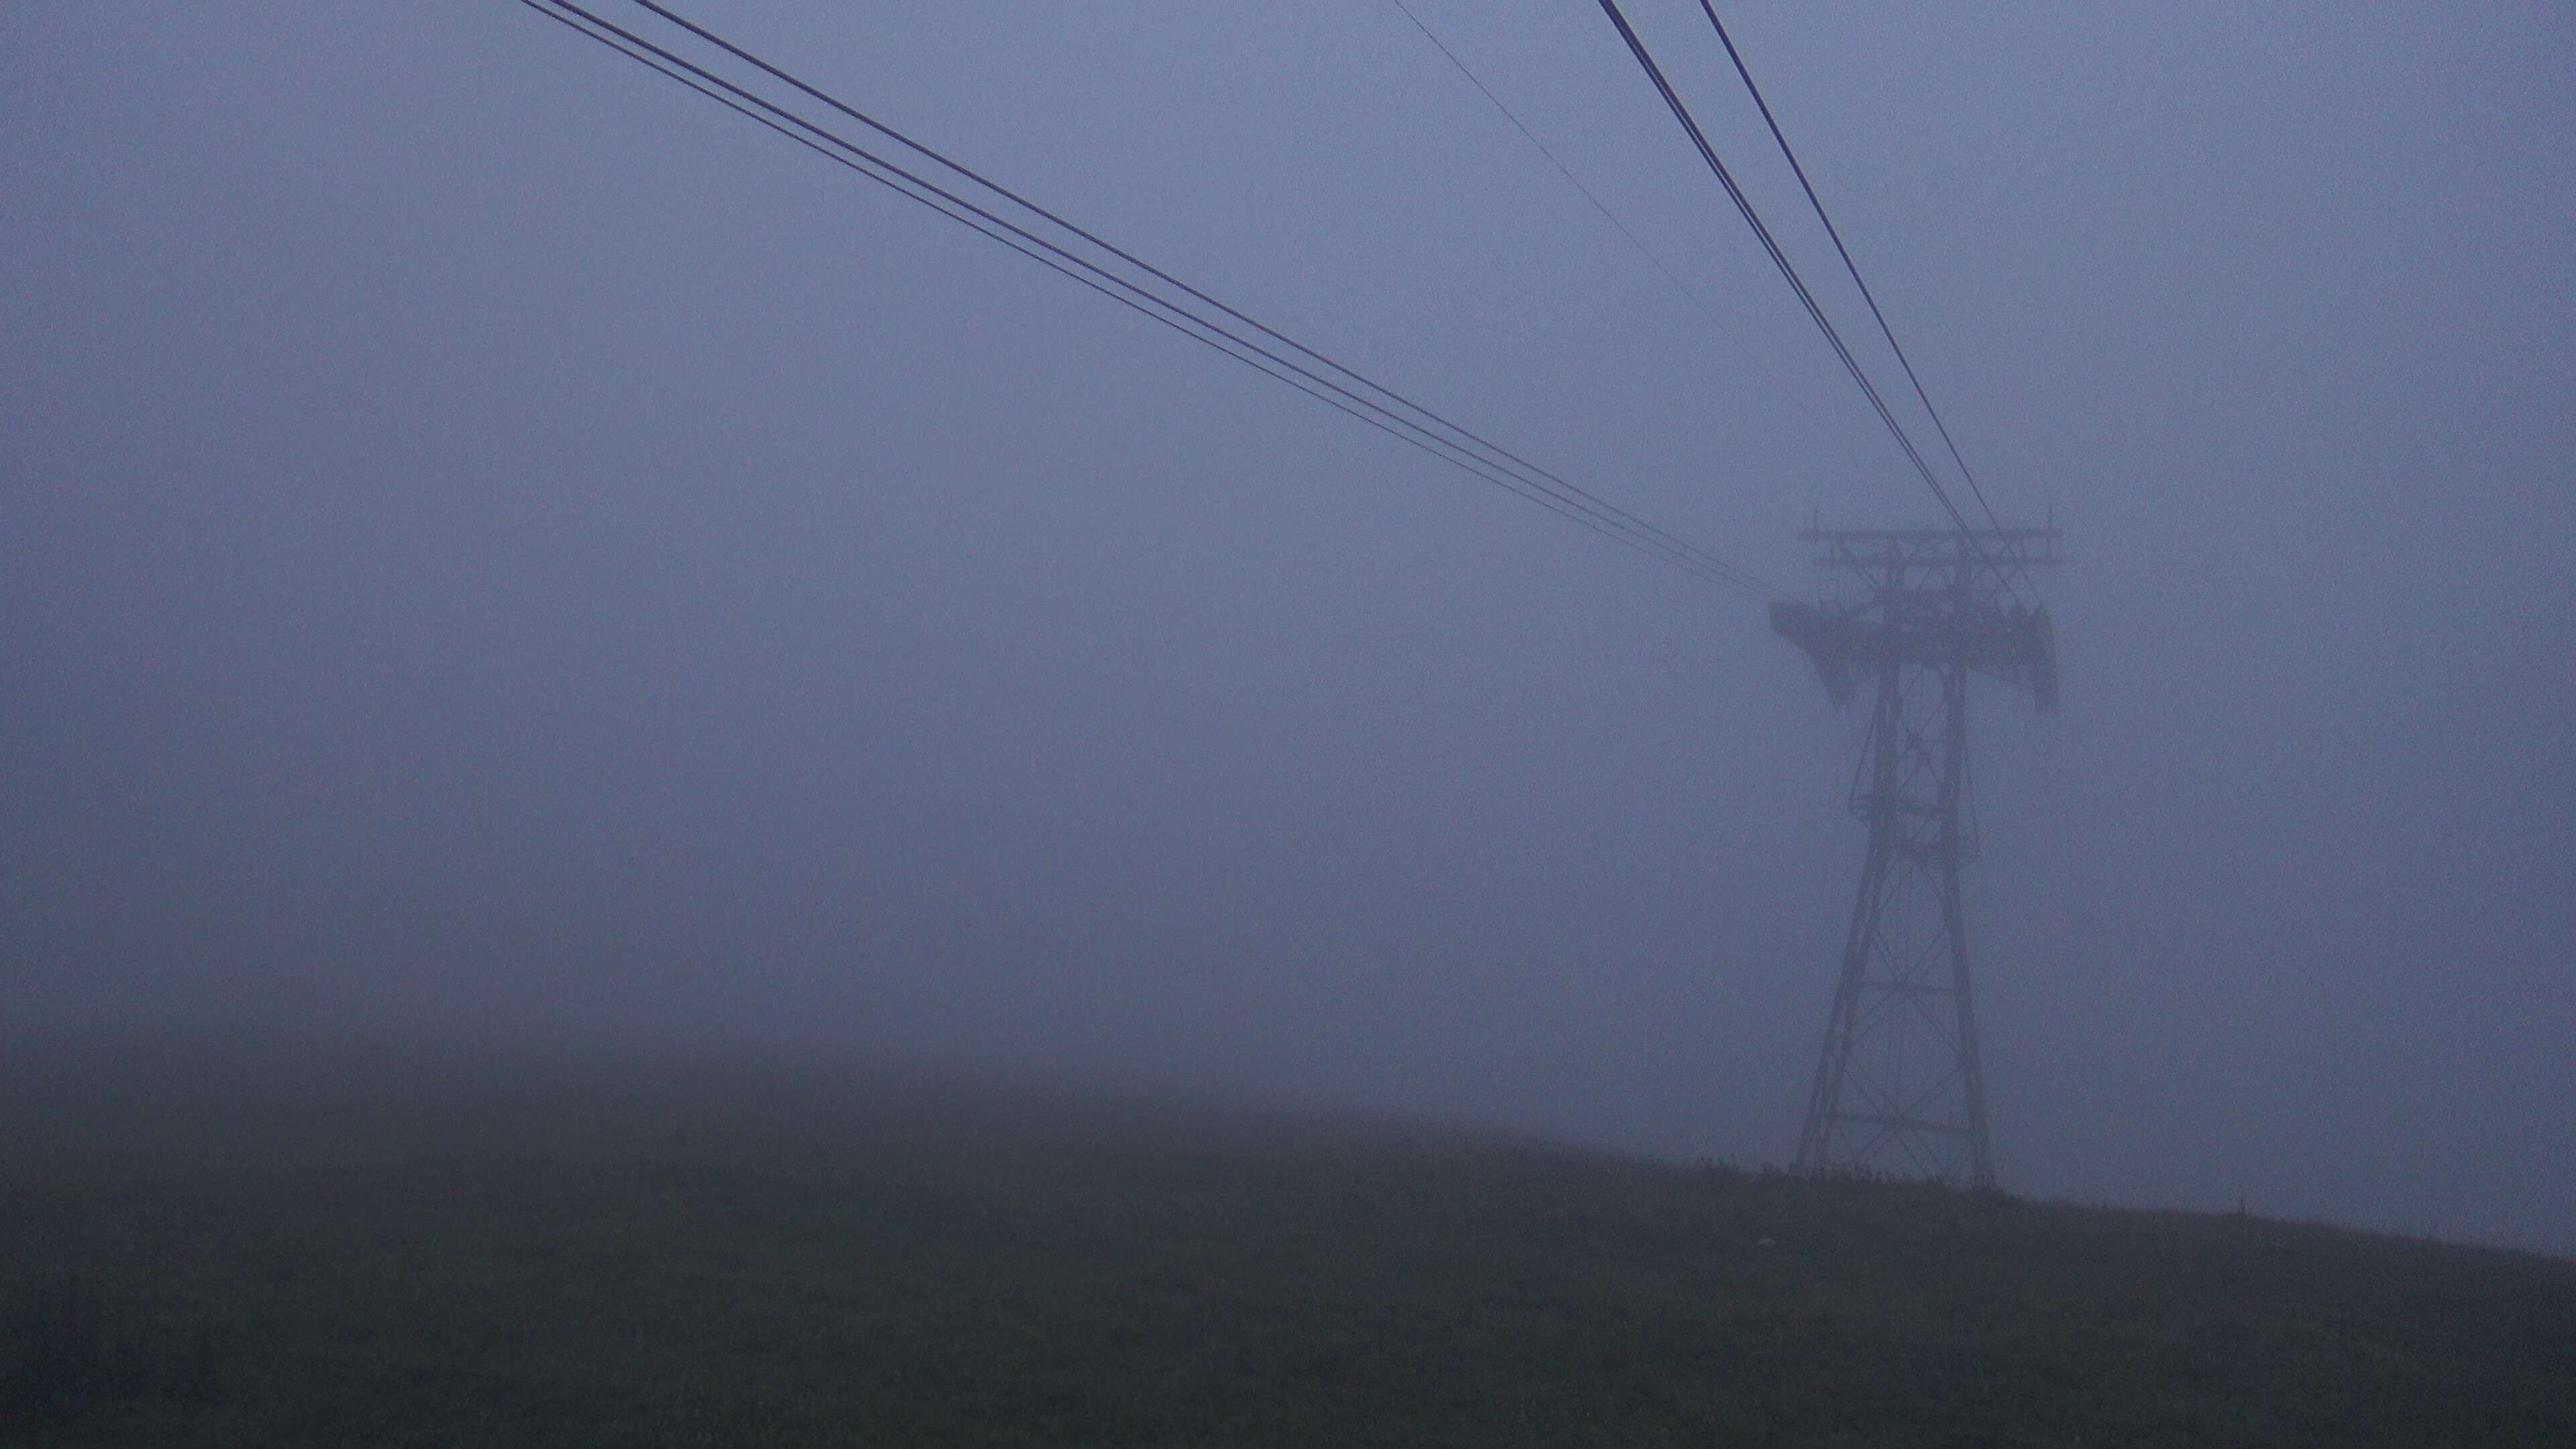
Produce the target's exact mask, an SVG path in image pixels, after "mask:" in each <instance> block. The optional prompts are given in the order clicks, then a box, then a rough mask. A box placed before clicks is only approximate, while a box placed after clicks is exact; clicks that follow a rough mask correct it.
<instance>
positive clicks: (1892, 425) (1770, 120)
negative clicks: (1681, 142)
mask: <svg viewBox="0 0 2576 1449" xmlns="http://www.w3.org/2000/svg"><path fill="white" fill-rule="evenodd" d="M1600 5H1601V9H1602V12H1603V13H1604V14H1605V15H1607V16H1608V17H1609V18H1610V23H1611V24H1612V25H1613V26H1614V27H1616V28H1617V30H1618V32H1619V38H1620V39H1621V40H1622V41H1624V42H1626V44H1627V47H1628V53H1629V54H1630V55H1631V56H1633V57H1634V58H1635V59H1636V61H1637V64H1638V66H1639V67H1640V68H1641V69H1643V70H1644V71H1645V73H1646V78H1647V79H1648V80H1650V81H1652V82H1653V83H1654V87H1655V90H1656V92H1657V93H1658V94H1660V95H1661V96H1662V97H1663V99H1664V104H1665V106H1666V107H1668V108H1669V109H1670V110H1671V111H1672V113H1673V119H1675V120H1676V121H1679V122H1680V123H1681V127H1682V130H1683V132H1684V133H1685V134H1687V135H1688V136H1689V137H1690V140H1691V144H1692V145H1693V146H1694V147H1695V148H1696V149H1697V150H1698V152H1699V154H1700V159H1701V160H1702V161H1705V162H1706V163H1707V164H1708V168H1709V170H1710V171H1711V172H1713V173H1715V174H1716V176H1717V180H1718V184H1719V185H1721V186H1723V187H1724V188H1725V190H1726V195H1727V199H1728V200H1730V201H1732V202H1734V203H1735V209H1736V211H1737V212H1738V213H1739V214H1741V215H1742V216H1743V218H1744V222H1745V224H1746V225H1747V226H1749V227H1751V228H1752V229H1753V234H1754V236H1755V238H1756V239H1758V240H1759V241H1760V242H1761V243H1762V248H1763V250H1764V251H1765V252H1766V253H1767V254H1769V256H1770V258H1771V262H1772V265H1773V266H1775V267H1777V268H1778V269H1779V272H1780V275H1781V276H1782V278H1784V279H1785V280H1786V281H1787V282H1788V284H1789V289H1790V290H1791V291H1792V292H1794V293H1795V294H1796V295H1797V298H1798V301H1799V303H1800V304H1801V305H1803V306H1804V307H1805V308H1806V312H1807V316H1808V318H1809V319H1810V320H1812V321H1813V322H1814V323H1815V324H1816V328H1817V330H1818V331H1819V332H1821V333H1823V334H1824V338H1825V341H1826V344H1827V345H1828V346H1830V347H1832V348H1833V351H1834V355H1835V356H1836V357H1837V358H1839V359H1840V360H1841V361H1842V364H1843V367H1844V369H1845V370H1847V371H1848V372H1849V373H1850V374H1851V378H1852V381H1853V382H1854V383H1856V384H1858V385H1859V387H1860V390H1861V395H1862V396H1863V397H1864V398H1866V399H1867V400H1868V402H1869V405H1870V408H1871V410H1872V411H1873V412H1875V413H1876V414H1877V415H1878V419H1879V421H1880V422H1881V423H1882V424H1884V425H1885V426H1886V428H1887V431H1888V433H1889V434H1890V435H1891V436H1892V437H1893V438H1894V439H1895V440H1896V444H1897V446H1898V447H1899V448H1900V449H1902V450H1903V451H1904V453H1905V457H1906V460H1907V461H1908V462H1910V463H1911V464H1913V466H1914V471H1915V473H1916V475H1917V476H1919V477H1920V478H1921V479H1922V480H1923V482H1924V485H1925V486H1926V487H1928V488H1930V489H1931V490H1932V496H1933V497H1934V498H1936V499H1938V500H1940V503H1941V507H1942V508H1943V510H1944V511H1946V512H1947V513H1948V514H1949V515H1950V519H1951V521H1952V522H1954V523H1956V524H1957V525H1958V527H1959V532H1960V535H1961V537H1963V538H1964V539H1966V540H1967V542H1968V543H1969V545H1970V547H1971V549H1972V550H1973V551H1974V553H1975V554H1976V555H1977V557H1978V558H1979V559H1980V560H1983V561H1985V562H1986V563H1987V564H1988V566H1989V567H1992V560H1991V559H1988V558H1987V556H1986V551H1985V547H1984V544H1983V543H1982V542H1981V541H1979V539H1978V538H1977V533H1976V530H1975V529H1974V528H1972V527H1971V526H1970V525H1969V522H1968V517H1967V515H1966V514H1965V513H1964V512H1962V511H1961V510H1960V508H1959V505H1958V503H1957V501H1956V500H1955V499H1953V498H1952V496H1951V494H1950V490H1949V489H1948V488H1947V487H1946V486H1944V485H1943V484H1942V482H1941V479H1940V477H1939V475H1938V474H1937V473H1936V472H1935V471H1934V469H1933V468H1932V465H1931V464H1930V462H1929V461H1927V460H1926V459H1925V457H1924V455H1923V451H1922V449H1920V448H1919V447H1917V446H1916V445H1915V442H1914V439H1913V437H1912V436H1911V435H1910V434H1909V433H1907V432H1906V430H1905V427H1904V425H1903V424H1901V423H1900V422H1899V421H1898V420H1897V417H1896V414H1895V412H1894V411H1893V410H1891V409H1890V408H1889V407H1888V405H1887V400H1886V399H1885V398H1884V397H1882V396H1881V395H1880V393H1879V390H1878V387H1877V385H1876V384H1875V383H1873V382H1872V381H1871V380H1870V377H1869V373H1868V371H1867V370H1866V369H1864V368H1863V367H1862V366H1861V364H1860V361H1859V359H1858V358H1857V357H1855V356H1854V355H1853V354H1852V350H1851V347H1850V345H1849V344H1848V343H1846V342H1845V341H1844V340H1843V337H1842V333H1841V331H1840V329H1838V328H1836V327H1835V326H1834V323H1833V319H1832V318H1831V317H1829V316H1828V315H1826V313H1825V310H1824V308H1823V307H1822V306H1821V305H1820V304H1819V303H1818V302H1817V300H1816V296H1815V293H1814V292H1813V291H1812V290H1811V289H1810V288H1809V287H1808V285H1807V282H1806V279H1805V278H1804V277H1802V276H1801V275H1799V272H1798V268H1797V265H1796V264H1795V263H1794V262H1792V261H1791V260H1790V259H1789V255H1788V253H1787V252H1786V251H1784V250H1783V249H1782V248H1781V246H1780V243H1779V240H1778V238H1777V237H1775V236H1774V235H1773V234H1772V231H1771V228H1770V227H1769V226H1767V225H1765V224H1764V222H1763V220H1762V216H1761V213H1760V212H1759V211H1757V210H1755V208H1754V206H1753V203H1752V201H1751V199H1750V198H1748V197H1747V196H1746V195H1745V194H1744V189H1743V187H1741V186H1740V185H1738V184H1737V182H1736V179H1735V175H1734V173H1733V172H1731V171H1729V170H1728V169H1727V165H1726V163H1725V161H1723V160H1721V159H1720V158H1719V156H1718V154H1717V150H1716V148H1715V147H1714V146H1712V145H1711V144H1710V143H1709V139H1708V135H1707V133H1706V132H1705V131H1703V130H1702V129H1701V128H1700V124H1699V122H1698V120H1697V119H1696V118H1694V117H1693V116H1692V114H1691V111H1690V108H1689V107H1688V106H1687V105H1685V104H1684V103H1683V101H1682V98H1681V95H1680V93H1679V92H1678V91H1676V90H1675V89H1674V88H1673V84H1672V82H1671V80H1670V79H1669V78H1667V77H1666V75H1665V74H1664V69H1663V67H1662V66H1661V65H1659V64H1657V63H1656V61H1655V57H1654V55H1653V53H1652V52H1651V51H1649V50H1648V49H1647V48H1646V43H1645V41H1644V39H1643V38H1641V37H1640V36H1639V35H1638V34H1637V30H1636V27H1635V26H1633V25H1631V24H1629V22H1628V17H1627V16H1626V15H1625V14H1624V13H1622V12H1621V10H1620V9H1619V4H1618V0H1600ZM1699 9H1700V13H1701V14H1702V15H1704V16H1706V17H1707V18H1708V23H1709V26H1710V28H1711V29H1713V30H1715V31H1716V32H1717V38H1718V41H1719V43H1720V44H1722V45H1724V46H1725V47H1726V55H1727V59H1728V60H1729V61H1731V62H1733V64H1734V66H1735V74H1736V76H1737V78H1738V79H1740V80H1742V81H1743V83H1744V89H1745V91H1746V93H1747V94H1749V95H1750V96H1752V98H1753V104H1754V105H1755V107H1756V108H1758V109H1759V110H1760V111H1761V113H1762V122H1763V124H1764V125H1765V126H1766V127H1768V128H1769V130H1770V132H1771V139H1772V140H1773V142H1775V143H1776V144H1777V145H1778V146H1779V148H1780V154H1781V155H1782V156H1783V157H1784V158H1786V159H1787V161H1788V163H1789V169H1790V170H1791V171H1792V172H1794V173H1795V174H1796V175H1797V178H1798V186H1799V188H1800V189H1801V190H1803V191H1804V192H1805V193H1806V196H1807V204H1808V205H1809V206H1811V207H1813V208H1814V210H1815V213H1816V219H1817V220H1819V221H1821V222H1823V223H1824V227H1825V234H1826V235H1827V236H1828V237H1830V238H1832V240H1833V244H1834V252H1835V254H1836V255H1837V256H1839V257H1840V258H1841V259H1842V263H1843V269H1844V270H1845V271H1846V272H1847V273H1849V274H1850V276H1851V280H1852V285H1853V286H1855V287H1857V288H1859V290H1860V294H1861V299H1862V300H1863V301H1864V302H1866V303H1867V304H1868V306H1869V314H1870V316H1871V317H1872V318H1873V319H1874V320H1875V321H1876V322H1877V323H1878V330H1879V335H1881V336H1882V337H1884V338H1886V339H1887V346H1888V349H1889V351H1891V352H1893V353H1894V354H1895V356H1896V360H1897V364H1898V366H1900V367H1902V368H1903V369H1904V372H1905V378H1906V381H1907V382H1909V383H1911V384H1912V385H1913V388H1914V395H1915V397H1916V399H1917V400H1918V401H1920V402H1921V403H1922V404H1923V411H1924V413H1925V414H1926V415H1927V416H1929V417H1930V418H1931V420H1932V426H1933V427H1934V428H1935V429H1936V430H1937V431H1938V432H1939V433H1940V436H1941V441H1942V443H1943V444H1944V445H1945V446H1947V448H1948V449H1949V453H1950V459H1951V461H1952V462H1953V463H1955V464H1956V465H1957V466H1958V469H1959V475H1960V476H1961V477H1962V478H1964V479H1965V480H1966V481H1967V484H1968V490H1969V492H1970V494H1971V495H1973V496H1974V497H1975V499H1976V501H1977V504H1978V506H1979V507H1980V508H1982V509H1983V510H1984V511H1985V515H1986V521H1987V522H1988V523H1989V524H1992V525H1993V526H1994V527H1995V528H1996V529H1997V530H2000V529H2001V528H2002V527H2003V524H2002V521H2001V520H2000V519H1998V518H1997V517H1996V516H1995V510H1994V505H1993V504H1991V503H1988V502H1987V501H1986V491H1985V488H1984V487H1983V486H1982V485H1981V484H1979V483H1978V481H1977V475H1976V472H1975V470H1973V469H1971V468H1970V467H1969V466H1968V460H1967V458H1966V457H1965V456H1964V455H1963V454H1962V453H1961V452H1960V449H1959V445H1958V442H1957V441H1956V440H1955V439H1954V438H1952V436H1951V434H1950V427H1949V424H1947V423H1946V422H1944V421H1942V418H1941V411H1940V409H1938V408H1936V407H1934V406H1933V405H1932V397H1931V394H1930V393H1929V392H1928V391H1926V390H1925V388H1924V386H1923V379H1922V378H1921V377H1920V376H1919V375H1918V374H1917V373H1916V372H1915V370H1914V363H1913V361H1912V360H1911V359H1909V358H1908V357H1907V356H1906V355H1905V347H1904V344H1902V343H1900V342H1898V341H1897V340H1896V330H1895V329H1894V328H1893V327H1892V326H1890V325H1889V324H1888V320H1887V314H1886V313H1885V312H1884V311H1883V310H1881V309H1880V307H1879V305H1878V297H1877V295H1876V294H1875V293H1873V292H1872V291H1871V290H1870V286H1869V283H1868V281H1867V280H1865V279H1864V278H1863V277H1862V276H1861V273H1860V264H1859V263H1858V262H1856V261H1854V260H1853V259H1852V254H1851V249H1850V248H1849V247H1848V246H1845V245H1844V244H1843V237H1842V231H1841V229H1840V228H1838V227H1836V226H1835V225H1834V219H1833V216H1832V215H1831V214H1830V213H1829V212H1827V211H1826V210H1825V203H1824V199H1823V198H1822V197H1820V196H1818V195H1817V194H1816V188H1815V184H1814V183H1813V182H1812V181H1810V180H1809V179H1808V176H1807V168H1806V167H1805V166H1804V165H1803V164H1801V163H1800V162H1799V160H1798V153H1797V152H1796V151H1795V150H1794V149H1792V148H1791V147H1790V145H1789V138H1788V136H1787V135H1786V134H1784V133H1783V132H1782V131H1781V129H1780V122H1779V119H1778V118H1777V117H1776V116H1774V115H1773V114H1772V112H1771V105H1770V102H1768V101H1766V100H1764V99H1763V97H1762V88H1761V87H1760V86H1757V85H1755V84H1754V82H1753V72H1752V70H1751V69H1750V68H1749V67H1747V66H1746V65H1745V63H1744V55H1743V53H1742V52H1741V51H1739V50H1737V49H1736V46H1735V39H1734V37H1732V36H1730V35H1728V34H1727V31H1726V25H1725V22H1723V21H1721V20H1719V19H1718V17H1717V9H1716V7H1715V6H1714V5H1713V4H1712V3H1711V0H1699ZM1998 577H2002V578H2003V579H2004V582H2005V584H2006V586H2007V587H2008V588H2009V587H2010V584H2011V580H2010V578H2009V576H2008V575H2004V574H2002V573H2001V571H2000V570H1998Z"/></svg>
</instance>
